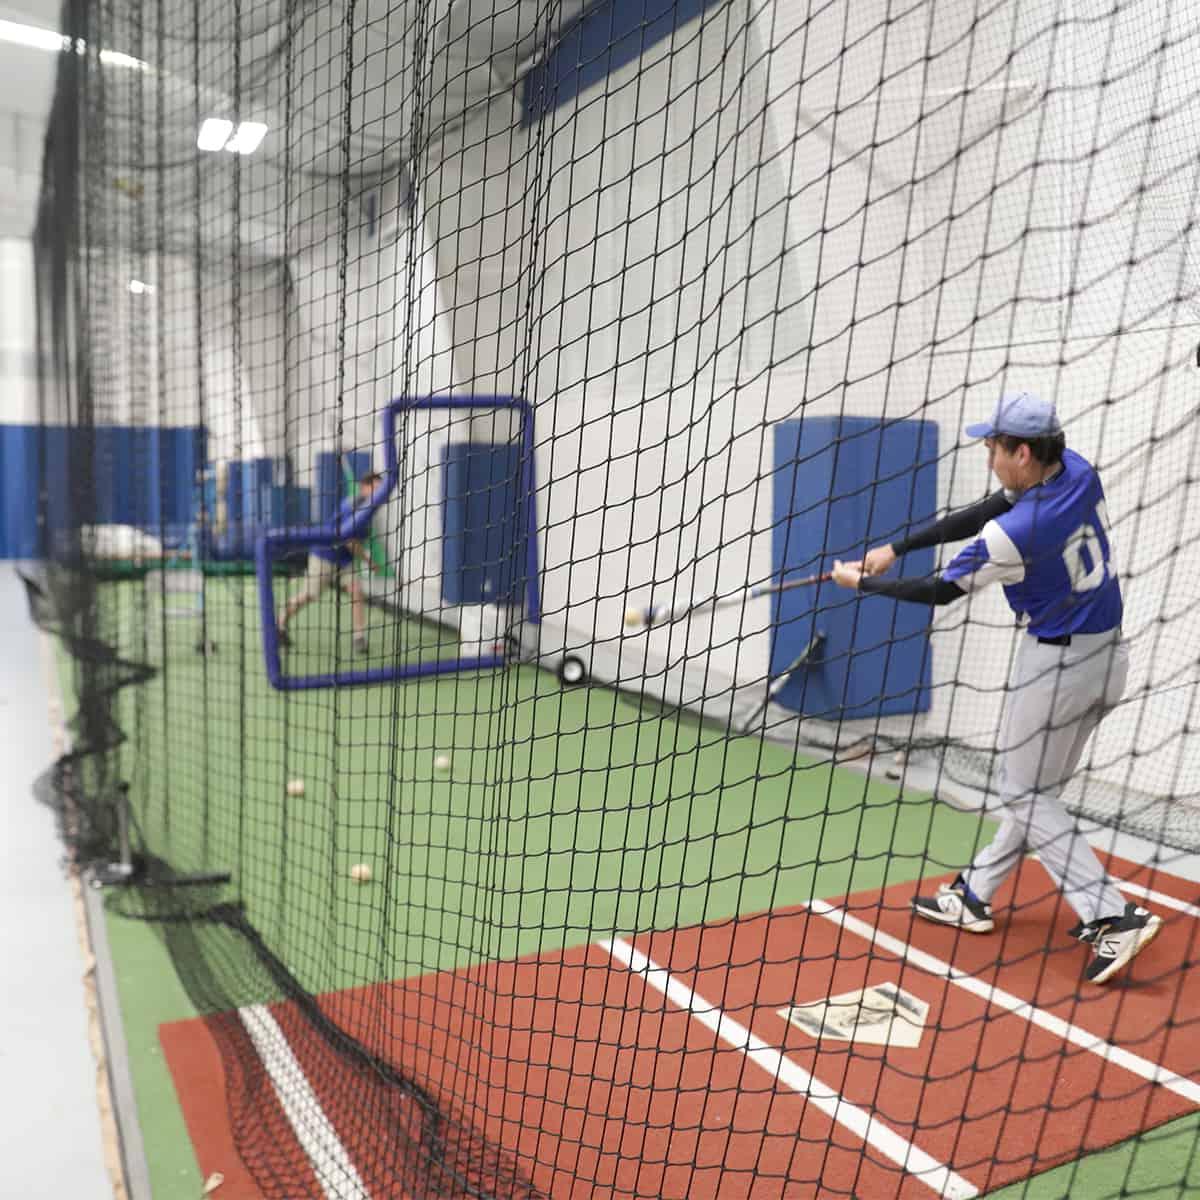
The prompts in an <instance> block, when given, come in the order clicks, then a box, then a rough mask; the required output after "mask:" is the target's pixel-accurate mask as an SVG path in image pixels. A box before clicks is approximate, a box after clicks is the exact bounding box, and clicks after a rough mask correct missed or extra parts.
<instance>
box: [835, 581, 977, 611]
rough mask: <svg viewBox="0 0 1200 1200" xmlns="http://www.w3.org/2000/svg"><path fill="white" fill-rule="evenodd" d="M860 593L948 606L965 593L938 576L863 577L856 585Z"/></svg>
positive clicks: (952, 583) (914, 602)
mask: <svg viewBox="0 0 1200 1200" xmlns="http://www.w3.org/2000/svg"><path fill="white" fill-rule="evenodd" d="M858 590H859V591H860V592H874V593H875V595H877V596H890V597H891V598H892V599H893V600H908V601H911V602H912V603H913V604H949V603H951V601H954V600H958V599H960V598H961V597H963V596H965V595H966V594H967V593H966V592H965V591H963V589H962V588H960V587H959V586H958V584H957V583H954V582H952V581H951V580H949V579H942V578H941V576H939V575H926V576H922V577H920V578H914V579H883V578H882V577H881V576H879V575H864V576H863V577H862V581H861V582H860V583H859V585H858Z"/></svg>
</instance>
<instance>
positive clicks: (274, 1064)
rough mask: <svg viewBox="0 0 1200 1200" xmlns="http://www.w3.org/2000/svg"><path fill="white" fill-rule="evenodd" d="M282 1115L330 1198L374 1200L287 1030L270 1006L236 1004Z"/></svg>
mask: <svg viewBox="0 0 1200 1200" xmlns="http://www.w3.org/2000/svg"><path fill="white" fill-rule="evenodd" d="M238 1016H239V1017H240V1018H241V1021H242V1024H243V1025H244V1026H245V1027H246V1032H247V1033H248V1034H249V1035H250V1040H251V1042H253V1043H254V1049H255V1051H256V1052H257V1053H258V1057H259V1060H260V1061H261V1062H262V1065H263V1069H264V1070H265V1071H266V1072H267V1075H268V1076H269V1078H270V1080H271V1085H272V1087H274V1089H275V1094H276V1095H277V1096H278V1097H279V1103H280V1105H281V1106H282V1108H283V1111H284V1115H285V1116H286V1117H287V1119H288V1124H289V1125H291V1127H292V1131H293V1132H294V1133H295V1135H296V1140H297V1141H298V1142H299V1143H300V1147H301V1149H302V1150H303V1151H304V1153H305V1154H306V1155H307V1156H308V1160H309V1162H310V1163H311V1164H312V1169H313V1173H314V1174H315V1175H316V1177H317V1181H318V1182H319V1183H320V1185H321V1190H322V1191H323V1192H324V1193H325V1195H326V1197H327V1198H328V1200H370V1193H369V1192H368V1191H367V1187H366V1184H364V1183H363V1181H362V1177H361V1176H360V1175H359V1173H358V1169H357V1168H356V1167H355V1165H354V1163H353V1162H352V1161H351V1159H350V1155H349V1152H348V1151H347V1150H346V1147H345V1146H343V1145H342V1141H341V1139H340V1138H339V1137H338V1135H337V1130H336V1129H334V1127H333V1123H332V1122H331V1121H330V1119H329V1117H328V1116H327V1115H326V1113H325V1110H324V1109H323V1108H322V1107H321V1102H320V1100H318V1099H317V1094H316V1092H315V1091H314V1090H313V1086H312V1084H311V1083H310V1082H309V1079H308V1076H307V1075H305V1074H304V1068H303V1067H301V1065H300V1063H299V1060H298V1059H297V1058H296V1055H295V1053H294V1052H293V1050H292V1047H291V1045H290V1044H289V1043H288V1039H287V1035H286V1034H285V1033H284V1032H283V1030H282V1029H280V1028H279V1024H278V1022H277V1021H276V1020H275V1018H274V1017H273V1016H272V1015H271V1013H270V1011H269V1010H268V1009H267V1007H266V1005H263V1004H250V1005H246V1006H245V1007H243V1008H239V1009H238Z"/></svg>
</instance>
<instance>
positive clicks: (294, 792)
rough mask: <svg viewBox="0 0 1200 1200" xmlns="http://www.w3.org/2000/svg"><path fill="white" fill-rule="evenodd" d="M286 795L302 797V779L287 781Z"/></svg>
mask: <svg viewBox="0 0 1200 1200" xmlns="http://www.w3.org/2000/svg"><path fill="white" fill-rule="evenodd" d="M287 794H288V795H289V796H303V795H304V780H303V779H289V780H288V781H287Z"/></svg>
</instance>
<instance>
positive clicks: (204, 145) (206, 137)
mask: <svg viewBox="0 0 1200 1200" xmlns="http://www.w3.org/2000/svg"><path fill="white" fill-rule="evenodd" d="M232 132H233V122H232V121H226V120H223V119H222V118H220V117H209V118H208V119H207V120H206V121H205V122H204V124H203V125H201V126H200V135H199V137H197V138H196V149H197V150H224V149H225V143H226V142H228V141H229V135H230V134H231V133H232Z"/></svg>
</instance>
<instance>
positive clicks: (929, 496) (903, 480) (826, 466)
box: [771, 417, 938, 720]
mask: <svg viewBox="0 0 1200 1200" xmlns="http://www.w3.org/2000/svg"><path fill="white" fill-rule="evenodd" d="M937 447H938V436H937V426H936V424H935V423H934V422H932V421H888V422H885V423H880V421H878V420H877V419H872V418H866V417H809V418H805V419H803V420H799V421H781V422H779V423H778V424H777V425H776V426H775V475H774V516H775V524H774V553H773V560H774V561H773V566H774V570H775V572H776V573H777V574H782V573H783V572H785V571H788V572H794V573H795V574H796V575H808V574H817V573H820V572H823V571H828V570H830V568H832V566H833V562H834V560H835V559H846V560H857V559H860V558H862V556H863V554H864V553H865V552H866V551H867V550H868V549H870V548H871V547H872V546H876V545H879V544H881V543H883V542H887V541H892V540H894V539H895V538H897V537H899V536H900V535H901V534H903V533H905V532H906V531H908V530H910V529H912V528H914V527H916V526H919V525H923V524H925V523H926V522H928V521H930V520H932V519H933V518H934V516H935V515H936V510H937ZM934 563H935V559H934V551H933V550H932V549H928V550H918V551H914V552H913V553H911V554H907V555H905V556H904V557H903V558H902V559H901V560H900V561H899V563H898V564H897V566H896V567H893V568H892V570H893V572H894V573H902V574H904V575H928V574H929V573H930V572H932V571H933V569H934ZM930 614H931V609H930V608H928V607H926V606H924V605H918V604H908V603H901V602H899V601H896V600H888V599H886V598H884V597H882V596H861V597H860V596H857V595H856V594H855V593H853V592H850V591H847V590H846V589H844V588H839V587H838V586H837V585H836V584H834V583H823V584H820V585H819V586H817V587H812V588H807V587H806V588H795V589H793V590H792V591H788V592H783V593H781V594H780V595H779V597H778V599H777V606H776V621H777V624H776V625H775V626H774V630H773V643H772V646H771V675H772V677H774V676H776V675H778V674H780V673H781V672H782V671H784V670H785V669H786V668H787V666H788V665H789V663H791V662H792V661H793V660H794V659H795V658H796V656H797V655H798V654H800V652H801V651H802V650H803V649H804V647H805V646H806V645H807V644H808V643H809V640H810V639H811V637H812V636H813V634H814V632H817V631H820V632H823V633H824V635H825V641H824V644H823V646H822V649H821V651H820V653H819V654H818V655H817V657H816V659H815V661H814V663H813V665H811V666H809V667H802V668H801V669H800V670H798V671H797V672H796V673H795V674H794V675H793V676H792V679H791V681H790V682H789V683H788V684H787V686H786V687H784V688H783V689H782V690H781V691H780V692H779V694H778V696H777V697H776V699H777V700H778V702H779V703H780V704H782V705H784V706H785V707H787V708H791V709H794V710H795V711H797V712H801V713H804V714H805V715H807V716H820V717H823V718H825V719H828V720H838V719H841V718H857V717H875V716H886V715H890V714H893V713H912V712H922V711H925V710H926V709H928V708H929V703H930V691H929V689H930V682H931V678H932V671H931V663H930V655H929V635H928V629H929V621H930Z"/></svg>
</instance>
